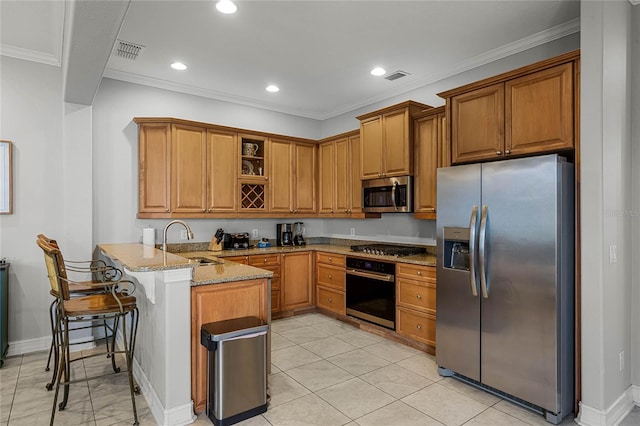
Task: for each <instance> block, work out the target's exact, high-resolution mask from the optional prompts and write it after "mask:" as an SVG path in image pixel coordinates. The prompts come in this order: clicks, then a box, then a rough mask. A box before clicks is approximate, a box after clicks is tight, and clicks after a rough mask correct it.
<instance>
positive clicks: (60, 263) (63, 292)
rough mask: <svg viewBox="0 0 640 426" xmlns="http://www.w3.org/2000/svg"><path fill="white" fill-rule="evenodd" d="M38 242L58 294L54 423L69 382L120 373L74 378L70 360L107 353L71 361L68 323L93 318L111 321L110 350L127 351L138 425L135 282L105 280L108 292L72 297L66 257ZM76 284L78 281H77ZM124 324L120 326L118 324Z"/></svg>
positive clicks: (118, 352) (52, 418)
mask: <svg viewBox="0 0 640 426" xmlns="http://www.w3.org/2000/svg"><path fill="white" fill-rule="evenodd" d="M36 243H37V245H38V246H39V247H40V248H41V249H42V251H43V253H44V260H45V265H46V267H47V275H48V277H49V283H50V285H51V290H52V292H53V293H55V294H57V295H58V296H57V297H58V302H57V305H56V315H55V329H54V333H55V335H56V336H57V337H56V338H57V339H58V340H57V342H58V344H57V345H56V347H57V349H58V350H59V357H60V362H59V365H58V368H57V376H56V380H55V385H56V390H55V396H54V400H53V408H52V410H51V422H50V424H51V425H53V422H54V419H55V413H56V406H57V407H58V408H59V409H60V410H64V409H65V407H66V405H67V402H68V399H69V385H71V384H73V383H76V382H79V381H89V380H93V379H97V378H99V377H104V376H106V375H110V374H117V373H118V372H120V371H119V370H118V372H115V371H114V373H108V374H101V375H99V376H94V377H87V378H85V379H79V380H71V377H70V375H71V365H70V364H71V362H73V361H77V360H80V359H86V358H89V357H94V356H100V355H103V354H104V353H96V354H91V355H86V356H82V357H79V358H76V359H74V360H71V358H70V354H69V324H70V323H73V322H78V321H82V322H84V321H87V320H88V318H91V319H93V320H96V319H99V320H102V321H112V323H113V325H112V327H113V333H112V342H111V347H110V348H109V347H108V348H107V352H106V353H108V354H109V355H111V357H112V362H113V357H115V356H116V354H124V355H125V359H126V363H127V371H126V372H127V374H128V379H129V391H130V394H131V405H132V407H133V416H134V424H135V425H137V424H138V414H137V410H136V400H135V394H136V393H139V390H138V389H137V387H136V386H135V385H134V381H133V371H132V361H133V351H134V349H135V341H136V334H137V329H138V308H137V306H136V298H135V297H134V296H132V294H133V293H134V292H135V284H134V283H133V282H131V281H128V280H123V279H119V280H114V281H110V282H107V283H105V285H107V286H108V288H109V292H106V293H101V294H91V295H87V296H80V297H75V298H71V297H70V293H69V284H71V283H75V282H73V281H71V280H69V279H68V278H67V275H66V267H65V264H64V259H63V258H62V254H61V253H60V250H59V249H58V248H57V247H55V246H53V245H51V244H49V243H47V242H46V241H44V240H42V239H37V240H36ZM76 284H77V283H76ZM128 316H129V317H130V325H129V327H128V329H127V317H128ZM120 322H122V327H121V328H120V329H119V324H120ZM118 331H120V333H121V335H122V340H123V347H122V349H121V350H117V349H116V334H117V332H118ZM61 385H62V386H63V387H64V390H63V399H62V402H60V404H58V394H59V391H60V386H61Z"/></svg>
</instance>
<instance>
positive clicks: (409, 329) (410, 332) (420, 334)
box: [396, 308, 436, 346]
mask: <svg viewBox="0 0 640 426" xmlns="http://www.w3.org/2000/svg"><path fill="white" fill-rule="evenodd" d="M396 330H397V331H398V334H400V335H403V336H407V337H410V338H412V339H415V340H418V341H420V342H423V343H426V344H428V345H432V346H436V316H435V315H431V314H420V313H416V312H413V311H411V310H408V309H404V308H398V309H397V310H396Z"/></svg>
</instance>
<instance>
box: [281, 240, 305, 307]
mask: <svg viewBox="0 0 640 426" xmlns="http://www.w3.org/2000/svg"><path fill="white" fill-rule="evenodd" d="M280 268H281V269H280V279H281V281H280V288H281V290H280V291H281V293H282V294H281V300H282V310H283V311H285V310H292V309H298V308H306V307H311V306H313V269H312V268H313V258H312V252H310V251H305V252H292V253H285V254H282V259H281V264H280Z"/></svg>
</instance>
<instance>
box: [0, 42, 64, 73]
mask: <svg viewBox="0 0 640 426" xmlns="http://www.w3.org/2000/svg"><path fill="white" fill-rule="evenodd" d="M0 55H2V56H9V57H11V58H16V59H22V60H25V61H31V62H39V63H41V64H45V65H53V66H56V67H59V66H61V64H62V60H61V58H60V53H59V52H58V53H56V54H55V55H52V54H48V53H43V52H37V51H35V50H29V49H23V48H20V47H15V46H11V45H7V44H0Z"/></svg>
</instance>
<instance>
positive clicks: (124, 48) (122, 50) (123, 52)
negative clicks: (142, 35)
mask: <svg viewBox="0 0 640 426" xmlns="http://www.w3.org/2000/svg"><path fill="white" fill-rule="evenodd" d="M143 47H144V46H143V45H141V44H136V43H131V42H129V41H122V40H118V47H117V48H116V54H117V55H118V56H120V57H122V58H126V59H132V60H135V59H136V58H137V57H138V54H139V53H140V51H141V50H142V48H143Z"/></svg>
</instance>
